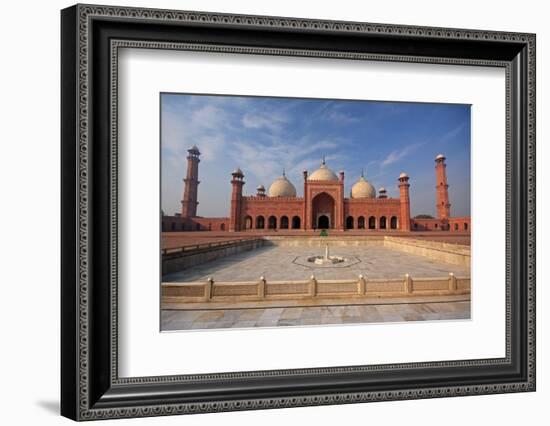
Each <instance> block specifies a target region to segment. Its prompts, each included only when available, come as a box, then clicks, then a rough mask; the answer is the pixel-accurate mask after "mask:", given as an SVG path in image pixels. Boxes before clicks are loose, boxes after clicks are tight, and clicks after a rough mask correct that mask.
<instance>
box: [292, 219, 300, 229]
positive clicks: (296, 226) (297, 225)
mask: <svg viewBox="0 0 550 426" xmlns="http://www.w3.org/2000/svg"><path fill="white" fill-rule="evenodd" d="M292 229H300V216H294V217H293V218H292Z"/></svg>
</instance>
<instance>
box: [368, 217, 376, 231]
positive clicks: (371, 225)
mask: <svg viewBox="0 0 550 426" xmlns="http://www.w3.org/2000/svg"><path fill="white" fill-rule="evenodd" d="M369 229H376V218H375V217H374V216H371V217H369Z"/></svg>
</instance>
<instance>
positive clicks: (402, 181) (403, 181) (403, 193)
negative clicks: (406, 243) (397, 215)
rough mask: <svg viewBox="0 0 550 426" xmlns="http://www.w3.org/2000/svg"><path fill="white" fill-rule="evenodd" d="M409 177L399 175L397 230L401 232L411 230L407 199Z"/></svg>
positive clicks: (409, 203) (403, 174) (409, 204)
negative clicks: (398, 217)
mask: <svg viewBox="0 0 550 426" xmlns="http://www.w3.org/2000/svg"><path fill="white" fill-rule="evenodd" d="M409 186H410V185H409V175H407V173H401V174H400V175H399V199H400V201H401V220H400V221H399V224H400V226H399V228H400V229H401V230H402V231H410V230H411V199H410V197H409Z"/></svg>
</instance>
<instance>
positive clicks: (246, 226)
mask: <svg viewBox="0 0 550 426" xmlns="http://www.w3.org/2000/svg"><path fill="white" fill-rule="evenodd" d="M222 226H223V223H222ZM244 229H252V218H251V217H250V216H246V217H245V218H244Z"/></svg>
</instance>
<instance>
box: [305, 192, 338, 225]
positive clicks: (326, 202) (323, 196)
mask: <svg viewBox="0 0 550 426" xmlns="http://www.w3.org/2000/svg"><path fill="white" fill-rule="evenodd" d="M334 205H335V203H334V198H332V197H331V196H330V195H328V194H327V193H326V192H321V193H320V194H317V195H316V196H315V197H313V200H312V203H311V212H312V216H313V217H312V224H313V226H314V227H316V228H319V229H329V228H333V227H334Z"/></svg>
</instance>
